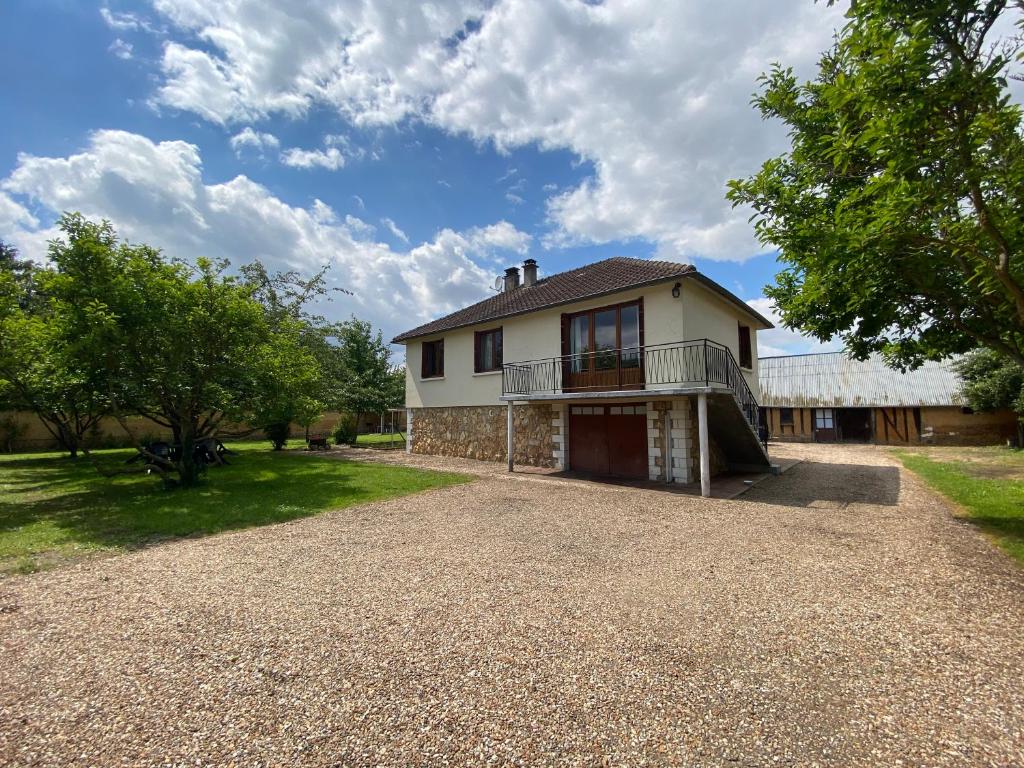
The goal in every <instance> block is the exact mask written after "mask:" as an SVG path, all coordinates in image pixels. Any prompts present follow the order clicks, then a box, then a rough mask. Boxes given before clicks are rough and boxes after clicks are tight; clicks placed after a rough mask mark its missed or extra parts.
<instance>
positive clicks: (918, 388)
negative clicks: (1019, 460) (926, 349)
mask: <svg viewBox="0 0 1024 768" xmlns="http://www.w3.org/2000/svg"><path fill="white" fill-rule="evenodd" d="M758 363H759V366H758V368H759V376H760V383H761V397H762V405H763V406H764V408H765V413H764V421H765V423H766V425H767V427H768V433H769V436H770V439H772V440H780V441H783V440H788V441H802V442H811V441H814V442H819V443H832V442H846V443H881V444H885V445H917V444H931V445H986V444H989V445H991V444H998V443H1005V442H1006V441H1007V440H1015V439H1016V438H1017V418H1016V416H1015V415H1014V414H1013V412H1011V411H999V412H995V413H975V412H974V411H972V410H971V409H970V408H968V407H967V404H966V401H965V400H964V398H963V394H962V382H961V381H960V377H959V376H958V375H957V374H956V372H955V371H954V370H953V368H952V365H951V363H950V362H949V361H946V362H942V363H935V362H926V363H925V364H924V365H922V366H921V367H920V368H918V369H917V370H914V371H907V372H906V373H901V372H900V371H897V370H894V369H892V368H890V367H889V366H887V365H886V364H885V361H884V360H882V358H881V357H880V356H877V355H874V356H872V357H870V358H869V359H867V360H864V361H860V360H851V359H850V358H848V357H847V356H846V354H845V353H843V352H828V353H824V354H812V355H789V356H784V357H762V358H761V359H760V360H759V361H758Z"/></svg>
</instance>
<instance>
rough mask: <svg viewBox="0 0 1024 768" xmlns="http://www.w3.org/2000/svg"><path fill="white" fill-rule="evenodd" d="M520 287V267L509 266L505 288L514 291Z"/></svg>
mask: <svg viewBox="0 0 1024 768" xmlns="http://www.w3.org/2000/svg"><path fill="white" fill-rule="evenodd" d="M518 287H519V267H509V268H508V269H506V270H505V290H506V291H514V290H515V289H516V288H518Z"/></svg>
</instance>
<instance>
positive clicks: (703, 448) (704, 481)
mask: <svg viewBox="0 0 1024 768" xmlns="http://www.w3.org/2000/svg"><path fill="white" fill-rule="evenodd" d="M697 438H698V440H699V441H700V495H701V496H704V497H707V496H710V495H711V451H710V450H709V447H708V396H707V394H706V393H704V392H701V393H700V394H699V395H697Z"/></svg>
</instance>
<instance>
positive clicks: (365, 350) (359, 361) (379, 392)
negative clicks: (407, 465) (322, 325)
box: [335, 317, 405, 417]
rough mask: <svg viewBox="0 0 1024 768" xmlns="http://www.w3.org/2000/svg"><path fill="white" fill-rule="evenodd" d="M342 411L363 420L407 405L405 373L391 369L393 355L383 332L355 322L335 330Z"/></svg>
mask: <svg viewBox="0 0 1024 768" xmlns="http://www.w3.org/2000/svg"><path fill="white" fill-rule="evenodd" d="M335 332H336V334H337V339H338V371H339V375H340V377H341V378H340V397H339V399H338V401H337V403H338V408H339V410H341V411H345V412H347V413H351V414H354V415H356V416H357V417H358V416H362V414H364V413H374V414H376V413H383V412H384V411H386V410H387V409H388V408H397V407H400V406H401V405H402V403H403V402H404V401H405V370H404V369H395V368H392V367H391V351H390V350H389V349H388V346H387V344H385V343H384V338H383V336H382V335H381V333H380V331H377V332H376V333H374V331H373V327H372V326H371V325H370V324H369V323H368V322H365V321H363V320H358V319H356V318H354V317H353V318H352V319H351V320H349V321H347V322H344V323H341V324H340V325H338V326H337V328H336V329H335Z"/></svg>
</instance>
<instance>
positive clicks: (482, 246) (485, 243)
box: [467, 221, 533, 254]
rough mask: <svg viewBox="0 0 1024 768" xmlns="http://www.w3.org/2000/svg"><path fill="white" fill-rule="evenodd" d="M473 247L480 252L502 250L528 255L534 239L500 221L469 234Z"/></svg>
mask: <svg viewBox="0 0 1024 768" xmlns="http://www.w3.org/2000/svg"><path fill="white" fill-rule="evenodd" d="M467 235H468V237H469V239H470V241H471V242H472V243H473V247H474V248H475V249H476V250H480V251H490V250H494V249H497V250H502V251H512V252H514V253H519V254H526V253H527V252H528V251H529V249H530V241H531V240H532V239H533V238H532V237H531V236H530V235H528V234H526V233H525V232H521V231H519V230H518V229H516V228H515V227H514V226H513V225H512V224H509V223H508V222H507V221H499V222H497V223H496V224H491V225H490V226H487V227H474V228H473V229H470V230H469V231H468V232H467Z"/></svg>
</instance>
